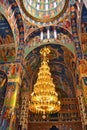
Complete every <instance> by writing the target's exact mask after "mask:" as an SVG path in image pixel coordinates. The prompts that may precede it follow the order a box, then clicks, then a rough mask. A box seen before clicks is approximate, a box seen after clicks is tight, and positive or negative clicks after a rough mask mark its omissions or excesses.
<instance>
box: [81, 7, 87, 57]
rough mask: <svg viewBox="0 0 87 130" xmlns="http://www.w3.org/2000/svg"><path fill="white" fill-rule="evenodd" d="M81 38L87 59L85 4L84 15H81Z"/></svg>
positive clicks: (86, 10)
mask: <svg viewBox="0 0 87 130" xmlns="http://www.w3.org/2000/svg"><path fill="white" fill-rule="evenodd" d="M81 17H82V18H81V31H82V34H81V40H82V50H83V54H84V57H85V58H86V59H87V9H86V7H85V6H84V5H83V8H82V16H81Z"/></svg>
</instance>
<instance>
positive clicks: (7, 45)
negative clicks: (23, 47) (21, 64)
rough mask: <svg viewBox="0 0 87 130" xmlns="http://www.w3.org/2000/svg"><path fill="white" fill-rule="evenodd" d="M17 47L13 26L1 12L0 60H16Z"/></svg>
mask: <svg viewBox="0 0 87 130" xmlns="http://www.w3.org/2000/svg"><path fill="white" fill-rule="evenodd" d="M15 56H16V48H15V43H14V36H13V33H12V30H11V27H10V25H9V23H8V21H7V20H6V18H5V16H4V15H2V14H1V13H0V62H9V61H14V59H15Z"/></svg>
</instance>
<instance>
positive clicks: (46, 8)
mask: <svg viewBox="0 0 87 130" xmlns="http://www.w3.org/2000/svg"><path fill="white" fill-rule="evenodd" d="M20 3H21V7H22V10H23V11H24V13H25V14H26V15H27V16H28V17H30V18H31V19H33V20H35V21H38V22H50V21H53V20H55V19H56V18H58V17H59V16H61V15H62V14H63V13H64V11H65V9H66V7H67V4H68V0H56V1H55V0H34V1H32V0H26V1H25V0H20Z"/></svg>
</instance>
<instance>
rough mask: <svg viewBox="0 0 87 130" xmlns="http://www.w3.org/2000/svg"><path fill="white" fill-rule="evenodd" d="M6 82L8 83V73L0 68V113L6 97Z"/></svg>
mask: <svg viewBox="0 0 87 130" xmlns="http://www.w3.org/2000/svg"><path fill="white" fill-rule="evenodd" d="M6 83H7V76H6V74H5V73H4V72H3V71H1V70H0V115H1V110H2V107H3V104H4V98H5V93H6Z"/></svg>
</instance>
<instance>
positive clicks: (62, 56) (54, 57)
mask: <svg viewBox="0 0 87 130" xmlns="http://www.w3.org/2000/svg"><path fill="white" fill-rule="evenodd" d="M44 46H48V47H49V48H50V50H51V53H50V55H49V61H50V62H49V66H50V68H51V72H52V76H53V79H54V82H55V83H56V86H57V87H58V88H59V89H60V91H64V93H66V96H67V95H68V96H69V97H75V90H74V82H73V76H72V73H73V75H75V68H76V66H74V67H73V63H74V56H73V54H72V53H71V52H70V51H69V50H68V49H67V48H65V47H63V46H62V45H58V44H57V45H56V44H48V45H43V46H40V47H37V48H35V49H34V50H33V51H31V52H30V53H29V54H28V55H27V57H26V59H25V60H26V72H28V75H29V77H30V79H29V80H32V81H31V82H32V84H31V86H33V84H34V83H35V82H36V81H35V80H36V78H37V73H38V68H39V66H40V62H41V56H40V49H41V47H44ZM74 64H75V63H74ZM68 68H70V70H69V69H68ZM33 77H34V78H33ZM56 77H60V78H59V80H60V82H58V81H59V80H58V78H56Z"/></svg>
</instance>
